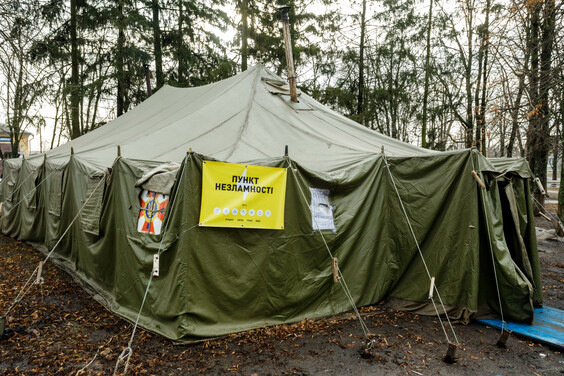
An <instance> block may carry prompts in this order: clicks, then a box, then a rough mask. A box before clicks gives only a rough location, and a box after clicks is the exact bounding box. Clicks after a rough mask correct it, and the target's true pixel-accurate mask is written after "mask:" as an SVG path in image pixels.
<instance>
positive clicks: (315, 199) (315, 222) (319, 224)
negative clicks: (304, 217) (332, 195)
mask: <svg viewBox="0 0 564 376" xmlns="http://www.w3.org/2000/svg"><path fill="white" fill-rule="evenodd" d="M309 190H310V192H311V225H312V227H313V229H314V230H332V231H336V229H335V221H334V220H333V206H331V204H330V203H329V190H328V189H319V188H310V189H309Z"/></svg>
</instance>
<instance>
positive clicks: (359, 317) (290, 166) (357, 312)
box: [285, 157, 370, 340]
mask: <svg viewBox="0 0 564 376" xmlns="http://www.w3.org/2000/svg"><path fill="white" fill-rule="evenodd" d="M285 158H286V160H287V161H288V165H289V168H290V170H291V171H292V173H293V174H294V178H295V179H296V182H297V183H298V188H299V189H300V193H301V194H302V197H303V199H304V201H305V203H306V204H307V205H308V208H309V210H310V212H311V213H312V216H311V217H312V219H313V222H314V224H315V227H316V228H317V231H319V234H320V235H321V239H322V240H323V244H325V248H326V249H327V253H328V254H329V257H330V258H331V259H333V253H332V252H331V249H330V248H329V245H328V244H327V241H326V240H325V236H323V232H321V229H320V227H319V225H318V224H317V221H316V220H315V216H314V215H313V210H312V208H311V205H309V204H308V202H307V198H306V196H305V193H304V191H303V189H302V186H301V184H300V181H299V179H298V177H297V175H296V171H295V169H294V168H293V166H292V162H291V161H290V158H289V157H285ZM337 271H338V273H339V278H340V280H341V281H342V283H341V286H342V287H343V291H344V292H345V296H346V297H347V298H348V299H349V301H350V303H351V306H352V307H353V310H354V312H355V314H356V315H357V317H358V321H359V322H360V327H361V329H362V331H363V332H364V336H365V337H366V339H367V340H368V339H369V333H370V330H369V329H368V327H367V326H366V323H365V322H364V320H363V319H362V316H361V315H360V312H359V311H358V308H357V307H356V303H355V301H354V298H353V296H352V294H351V292H350V290H349V288H348V286H347V282H346V281H345V276H344V275H343V273H342V272H341V268H340V267H339V265H338V264H337Z"/></svg>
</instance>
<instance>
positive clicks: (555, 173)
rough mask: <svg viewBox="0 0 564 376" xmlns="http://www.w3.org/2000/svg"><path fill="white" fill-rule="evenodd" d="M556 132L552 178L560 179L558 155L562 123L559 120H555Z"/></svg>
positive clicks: (553, 147)
mask: <svg viewBox="0 0 564 376" xmlns="http://www.w3.org/2000/svg"><path fill="white" fill-rule="evenodd" d="M554 123H555V124H554V126H555V127H556V132H555V133H556V134H555V135H554V144H553V146H552V180H557V179H558V156H559V155H560V124H559V122H558V120H556V121H555V122H554Z"/></svg>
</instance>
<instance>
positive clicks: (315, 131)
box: [1, 66, 542, 341]
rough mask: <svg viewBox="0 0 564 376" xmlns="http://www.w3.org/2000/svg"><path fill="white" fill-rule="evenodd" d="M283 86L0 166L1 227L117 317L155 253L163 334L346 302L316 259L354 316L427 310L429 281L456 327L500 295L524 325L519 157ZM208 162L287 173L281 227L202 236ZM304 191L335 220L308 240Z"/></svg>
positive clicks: (136, 122) (206, 102) (156, 304)
mask: <svg viewBox="0 0 564 376" xmlns="http://www.w3.org/2000/svg"><path fill="white" fill-rule="evenodd" d="M287 94H288V93H287V87H285V86H284V82H283V81H282V80H281V79H280V78H279V77H277V76H275V75H273V74H271V73H270V72H269V71H267V70H266V69H265V68H264V67H262V66H257V67H255V68H253V69H250V70H248V71H246V72H244V73H241V74H239V75H237V76H235V77H232V78H229V79H226V80H224V81H221V82H218V83H215V84H211V85H207V86H203V87H197V88H189V89H178V88H172V87H168V86H165V87H163V88H162V89H160V90H159V91H158V92H157V93H156V94H154V95H153V96H151V97H150V98H149V99H148V100H146V101H145V102H143V103H142V104H140V105H139V106H138V107H137V108H135V109H133V110H131V111H130V112H128V113H126V114H124V115H123V116H121V117H119V118H118V119H116V120H114V121H112V122H111V123H109V124H106V125H104V126H102V127H100V128H98V129H96V130H94V131H92V132H90V133H88V134H86V135H84V136H82V137H79V138H77V139H75V140H73V141H71V142H69V143H67V144H65V145H63V146H61V147H58V148H56V149H53V150H51V151H49V152H47V153H45V154H43V155H38V156H33V157H30V158H26V159H14V160H5V161H4V173H3V180H2V202H3V209H2V222H1V226H2V231H3V232H4V233H5V234H8V235H10V236H12V237H14V238H18V239H21V240H25V241H29V242H33V243H35V244H36V245H38V247H39V246H42V247H44V249H46V250H51V249H52V247H53V246H54V245H55V244H56V243H57V241H59V240H60V239H61V243H60V245H59V246H58V247H57V248H56V249H55V252H54V254H53V258H54V259H55V261H57V262H58V263H59V264H61V265H62V266H64V267H65V268H66V269H67V270H69V271H70V272H72V273H73V274H74V275H76V276H78V277H79V278H80V279H81V280H82V281H83V282H84V283H85V284H87V285H88V286H89V287H90V288H92V289H93V290H94V291H95V292H96V293H97V295H98V296H99V297H100V298H101V301H103V303H104V304H106V305H107V307H109V308H110V309H111V310H112V311H114V312H115V313H117V314H119V315H121V316H123V317H125V318H127V319H130V320H135V318H136V316H137V312H138V311H139V309H140V307H141V302H142V300H143V296H144V293H145V289H146V287H147V284H148V280H149V278H150V275H151V271H152V268H153V255H154V254H156V253H157V252H159V249H161V250H162V254H161V255H160V271H159V276H158V277H155V278H154V279H153V280H152V284H151V286H150V288H149V290H148V295H147V300H146V303H145V305H144V308H143V310H142V312H141V317H140V321H139V324H140V325H141V326H143V327H144V328H146V329H149V330H151V331H153V332H156V333H159V334H161V335H163V336H166V337H168V338H170V339H173V340H176V341H194V340H200V339H205V338H210V337H214V336H220V335H225V334H228V333H233V332H237V331H243V330H247V329H251V328H257V327H261V326H264V325H271V324H279V323H287V322H293V321H298V320H301V319H303V318H306V317H307V318H318V317H322V316H327V315H332V314H336V313H339V312H344V311H348V310H350V309H351V304H350V302H349V300H347V297H346V296H345V293H344V291H343V289H342V286H341V283H342V282H339V283H335V282H334V281H333V261H332V258H331V257H330V254H331V255H332V256H334V257H336V258H337V260H338V266H339V268H340V270H341V272H342V276H343V278H344V280H345V281H346V283H347V286H348V289H349V290H350V294H351V296H352V298H353V299H354V302H355V304H356V305H357V306H363V305H370V304H375V303H378V302H381V301H383V300H386V301H389V302H390V304H393V305H395V306H396V307H399V308H401V309H404V310H408V311H414V312H418V313H423V314H427V313H433V312H434V311H433V308H432V306H431V305H430V301H429V300H428V296H427V295H428V291H429V283H430V282H429V274H430V275H432V276H433V277H435V280H436V286H437V289H438V291H440V294H441V298H442V301H443V302H444V304H445V308H446V310H447V311H448V314H449V315H450V316H451V317H452V318H454V319H458V320H461V321H468V320H469V318H470V316H471V315H473V314H476V313H482V312H492V311H493V312H498V311H499V308H500V307H499V302H500V301H501V304H502V308H503V312H504V314H505V316H506V317H507V318H509V319H514V320H520V321H531V320H532V315H533V305H540V304H542V290H541V284H540V274H539V264H538V256H537V249H536V239H535V232H534V224H533V217H532V207H531V202H530V192H529V186H528V184H527V179H528V178H530V177H531V175H530V171H529V169H528V167H527V165H526V163H525V162H524V161H522V160H488V159H486V158H485V157H483V156H482V155H481V154H479V153H478V152H476V151H475V150H461V151H453V152H444V153H438V152H432V151H429V150H425V149H421V148H418V147H415V146H412V145H408V144H405V143H402V142H400V141H398V140H394V139H391V138H389V137H386V136H384V135H381V134H379V133H377V132H374V131H371V130H369V129H367V128H365V127H363V126H361V125H359V124H357V123H355V122H353V121H351V120H349V119H347V118H345V117H344V116H342V115H339V114H338V113H336V112H334V111H332V110H330V109H328V108H327V107H325V106H323V105H321V104H319V103H317V102H316V101H315V100H313V99H312V98H310V97H309V96H307V95H305V94H303V93H302V94H301V95H300V97H299V103H297V104H295V103H292V102H291V101H290V100H289V97H288V95H287ZM118 145H119V148H118ZM285 145H288V148H289V156H288V157H285V156H284V148H285ZM118 149H119V150H120V152H119V153H120V154H119V155H118ZM382 151H383V153H382ZM208 160H217V161H223V162H229V163H247V164H251V165H261V166H272V167H281V168H287V169H288V170H287V171H288V174H287V182H286V192H285V209H284V229H283V230H265V229H238V228H215V227H204V226H200V225H199V214H200V213H199V212H200V203H201V197H202V168H203V164H204V162H205V161H208ZM472 171H475V172H476V173H477V174H478V175H479V177H480V179H481V180H482V181H483V183H484V185H485V189H482V188H481V187H480V185H479V184H478V183H477V180H476V179H475V178H474V176H473V174H472ZM147 184H148V186H150V187H159V188H153V189H154V190H160V192H162V193H165V194H169V197H170V203H169V205H168V206H167V207H166V210H165V211H164V213H163V217H164V222H163V231H162V233H161V234H160V235H151V234H146V233H140V232H138V228H137V221H138V217H139V213H140V209H141V207H140V194H141V192H142V190H143V189H144V188H147ZM316 189H318V190H316ZM312 192H324V193H323V194H324V195H325V197H324V198H325V199H326V201H328V203H327V202H326V203H325V204H326V209H327V210H328V211H329V213H330V217H331V218H330V219H331V220H332V221H333V224H334V227H333V228H327V229H324V230H317V231H316V230H314V227H315V226H314V217H313V214H312V213H313V209H312V205H313V203H312V195H313V193H312ZM402 208H405V211H404V210H403V209H402ZM75 218H76V220H75ZM69 227H70V229H69V231H68V232H67V233H66V235H64V236H63V234H65V231H66V230H67V228H69ZM411 229H412V230H413V233H412V230H411ZM413 235H414V236H415V238H416V240H417V241H415V239H414V236H413ZM325 242H326V244H327V246H326V245H325ZM418 247H420V250H421V255H422V257H421V255H420V254H419V251H418ZM423 261H425V264H426V266H427V268H428V270H429V274H427V272H426V270H425V266H424V263H423ZM494 268H495V269H494ZM494 271H495V273H494ZM496 279H497V285H498V286H499V288H496ZM498 290H499V299H498V293H497V291H498ZM442 313H443V312H442Z"/></svg>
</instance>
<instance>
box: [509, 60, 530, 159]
mask: <svg viewBox="0 0 564 376" xmlns="http://www.w3.org/2000/svg"><path fill="white" fill-rule="evenodd" d="M525 65H527V63H525ZM524 90H525V75H523V74H521V75H519V88H518V89H517V97H516V98H515V102H514V104H513V108H512V109H511V111H510V114H511V136H509V143H508V145H507V156H508V157H510V158H511V157H513V148H514V146H515V137H516V135H517V131H518V129H519V108H520V107H521V98H522V97H523V91H524Z"/></svg>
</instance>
